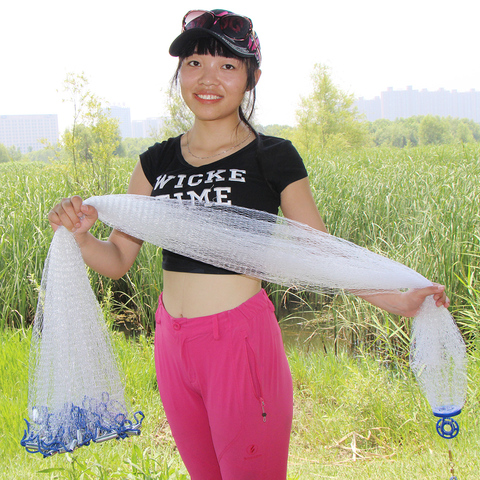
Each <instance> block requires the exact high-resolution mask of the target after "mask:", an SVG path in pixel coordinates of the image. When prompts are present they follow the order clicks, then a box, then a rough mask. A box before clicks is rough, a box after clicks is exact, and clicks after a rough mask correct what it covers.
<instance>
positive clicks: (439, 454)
mask: <svg viewBox="0 0 480 480" xmlns="http://www.w3.org/2000/svg"><path fill="white" fill-rule="evenodd" d="M479 157H480V148H479V147H478V146H475V145H464V146H461V145H460V146H439V147H428V148H427V147H423V148H414V149H404V150H395V149H369V150H362V151H358V152H354V153H342V154H341V155H335V154H328V155H322V156H312V157H311V158H307V159H306V163H307V166H308V168H309V170H310V172H311V174H310V178H311V183H312V188H313V190H314V195H315V198H316V201H317V203H318V205H319V208H320V211H321V212H322V215H323V216H324V218H325V221H326V223H327V225H328V227H329V229H330V232H331V233H333V234H335V235H337V236H340V237H343V238H346V239H348V240H350V241H353V242H355V243H357V244H359V245H362V246H365V247H367V248H369V249H371V250H373V251H375V252H378V253H381V254H383V255H386V256H388V257H390V258H393V259H395V260H397V261H400V262H401V263H404V264H406V265H408V266H409V267H411V268H414V269H415V270H417V271H419V272H420V273H422V274H423V275H425V276H426V277H428V278H430V279H431V280H433V281H437V282H440V283H444V284H446V285H447V289H448V292H449V295H450V297H451V299H452V307H451V310H452V313H453V314H454V316H455V318H456V320H457V322H458V324H459V325H460V327H461V329H462V331H463V333H464V336H465V338H466V339H467V341H468V345H469V356H470V363H469V375H470V383H469V385H470V387H469V388H470V390H469V395H468V400H467V405H466V407H465V409H464V411H463V412H462V414H461V416H460V417H459V418H460V424H461V433H460V435H459V437H458V438H457V439H455V440H454V441H453V442H452V448H453V455H454V461H455V472H456V474H457V476H458V478H459V480H465V479H477V478H479V477H480V475H479V473H478V472H480V464H479V459H478V452H479V446H480V430H479V421H478V413H479V411H478V400H479V391H478V386H479V384H480V361H479V356H480V355H479V353H478V352H479V350H478V342H479V336H478V332H479V318H480V317H479V311H480V286H479V283H478V272H479V266H480V248H479V246H480V214H479V209H478V203H479V199H480V162H479ZM134 162H135V161H134V160H128V159H124V160H116V161H115V163H114V165H113V168H112V172H111V179H112V181H111V184H112V185H113V187H112V190H111V191H110V192H108V193H124V191H125V188H126V183H127V180H128V176H129V173H130V171H131V169H132V168H133V165H134ZM0 173H1V174H2V179H3V181H2V183H1V184H0V199H1V207H2V208H1V211H0V235H1V237H0V298H1V299H2V302H1V304H0V368H1V372H2V375H1V379H0V395H1V396H0V443H1V446H0V450H1V451H2V453H3V455H2V459H1V460H0V478H6V479H10V478H22V479H23V478H25V479H29V478H52V479H53V478H71V479H73V478H75V479H76V478H85V479H87V478H144V479H147V478H157V479H167V478H186V477H182V475H183V474H184V470H182V465H181V461H180V459H179V456H178V453H177V452H176V450H175V447H174V443H173V440H172V438H171V435H170V432H169V430H168V425H167V423H166V421H165V418H164V415H163V410H162V407H161V404H160V400H159V398H158V393H157V389H156V382H155V374H154V367H153V361H152V345H151V336H150V333H151V331H152V329H153V312H154V309H155V306H156V305H155V304H156V301H157V298H158V294H159V292H160V291H161V288H162V286H161V252H160V249H158V248H157V247H153V246H151V245H145V246H144V247H143V248H142V251H141V254H140V256H139V258H138V260H137V262H136V263H135V265H134V266H133V267H132V269H131V271H130V272H129V274H128V275H127V276H125V277H124V278H123V279H122V280H120V281H116V282H114V281H111V280H108V279H104V278H101V277H99V276H98V275H96V274H94V273H92V274H91V280H92V285H93V288H94V291H95V292H96V294H97V296H98V298H99V300H100V302H101V304H102V307H103V310H104V312H105V314H106V317H107V321H108V323H109V324H110V325H111V326H112V327H115V328H114V333H113V335H114V341H115V344H116V349H117V352H118V355H119V361H120V363H121V365H122V368H123V369H124V371H125V375H126V379H127V394H128V397H129V398H130V399H131V401H132V406H133V408H134V409H138V408H141V409H142V410H143V411H144V413H146V416H147V418H146V420H145V428H144V431H143V433H142V435H141V436H140V437H138V438H133V439H129V440H126V441H122V442H107V444H102V445H92V446H90V447H87V448H82V449H79V450H78V451H77V452H75V453H73V454H67V455H60V456H56V457H53V458H50V459H45V460H43V459H41V458H39V457H38V456H35V455H29V454H27V453H25V452H24V451H23V450H22V449H21V447H20V446H19V440H20V438H21V436H22V434H23V424H22V422H23V420H22V419H23V418H24V417H25V416H26V415H27V410H26V406H27V375H28V372H27V363H28V347H29V335H30V329H29V326H30V324H31V322H32V320H33V316H34V312H35V307H36V301H37V289H38V285H39V283H40V280H41V274H42V269H43V263H44V260H45V257H46V254H47V251H48V246H49V244H50V240H51V238H52V232H51V230H50V228H49V226H48V222H47V220H46V215H47V212H48V211H49V210H50V208H51V207H52V205H54V203H56V202H57V201H58V200H59V199H61V198H62V197H63V196H69V195H72V194H80V195H83V196H84V197H88V196H91V195H92V194H98V193H103V192H99V191H98V190H97V187H96V185H95V183H94V182H93V181H90V180H89V179H88V175H87V174H86V173H85V174H84V175H83V176H82V177H81V178H82V179H83V180H81V181H80V183H78V184H77V183H75V182H73V181H72V177H71V172H70V169H69V167H68V166H67V165H63V164H51V165H47V164H39V163H36V164H32V163H30V164H22V163H11V164H2V165H0ZM95 233H96V234H97V235H99V236H106V235H108V230H107V229H106V228H104V227H103V226H102V225H100V224H98V225H97V227H96V232H95ZM267 290H268V291H269V292H270V294H271V296H272V298H273V299H274V301H275V303H276V304H277V310H278V311H279V312H283V313H282V315H283V314H287V313H288V314H289V316H290V318H293V317H295V318H299V319H303V320H302V323H303V324H304V325H305V328H306V329H308V331H309V332H312V333H313V334H314V335H313V337H321V338H324V337H325V338H327V339H328V341H327V342H325V343H324V344H322V347H321V348H320V349H319V348H313V347H312V348H309V346H310V345H313V342H312V341H311V338H310V339H309V340H308V341H307V343H305V344H303V345H299V346H297V348H293V347H290V348H289V361H290V365H291V368H292V374H293V378H294V385H295V420H294V430H293V433H292V447H291V458H290V471H289V475H290V479H297V478H298V479H310V478H312V479H313V478H339V479H354V478H355V479H358V478H376V479H391V478H398V479H410V478H428V479H437V478H438V479H443V478H450V476H451V474H450V472H449V462H448V455H447V453H448V451H447V450H448V449H447V445H446V441H444V440H442V439H440V438H439V437H438V435H437V434H436V432H435V421H434V418H433V416H432V415H431V414H430V411H429V407H428V404H427V402H426V400H425V399H424V398H423V397H422V395H421V394H420V392H419V390H418V388H417V386H416V384H415V382H414V381H413V379H412V378H411V376H410V374H409V373H408V369H407V363H408V345H409V322H404V320H403V319H400V318H397V317H395V316H392V315H387V314H384V313H383V312H381V311H379V310H378V309H375V308H374V307H371V306H370V305H368V304H366V303H365V302H361V301H359V300H357V299H356V298H355V297H336V298H333V299H332V298H330V297H327V298H325V297H322V296H317V295H311V294H308V293H305V292H287V293H285V290H284V289H282V288H279V287H277V286H274V285H268V286H267ZM285 299H288V302H287V308H286V309H282V306H283V304H284V301H285ZM287 321H288V318H287ZM296 322H297V320H295V321H294V323H296ZM125 323H126V324H127V326H128V327H130V328H134V329H135V332H136V334H137V336H136V340H135V341H133V340H126V339H125V336H124V335H123V334H120V333H118V330H119V329H121V328H123V327H122V325H123V326H125ZM38 472H41V473H38ZM182 472H183V473H182Z"/></svg>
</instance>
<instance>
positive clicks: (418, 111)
mask: <svg viewBox="0 0 480 480" xmlns="http://www.w3.org/2000/svg"><path fill="white" fill-rule="evenodd" d="M355 105H356V107H357V108H358V110H359V112H360V113H364V114H365V116H366V118H367V120H369V121H371V122H373V121H375V120H378V119H380V118H386V119H387V120H395V119H397V118H408V117H413V116H417V115H428V114H431V115H438V116H440V117H448V116H451V117H457V118H469V119H470V120H474V121H475V122H478V123H480V92H477V91H475V90H470V91H469V92H457V90H452V91H447V90H444V89H443V88H442V89H440V90H437V91H435V92H430V91H428V90H425V89H423V90H413V88H412V87H411V86H410V87H407V89H406V90H393V88H392V87H390V88H388V89H387V91H386V92H382V93H381V94H380V96H379V97H375V98H373V99H371V100H366V99H365V98H363V97H361V98H359V99H358V100H357V101H356V102H355Z"/></svg>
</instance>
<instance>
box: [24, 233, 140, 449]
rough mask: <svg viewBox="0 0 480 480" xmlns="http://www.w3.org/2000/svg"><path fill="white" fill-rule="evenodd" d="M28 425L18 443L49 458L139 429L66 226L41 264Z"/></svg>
mask: <svg viewBox="0 0 480 480" xmlns="http://www.w3.org/2000/svg"><path fill="white" fill-rule="evenodd" d="M29 370H30V371H29V412H30V422H27V431H26V432H25V435H24V437H23V439H22V441H21V444H22V445H23V446H25V447H26V449H27V451H29V452H31V453H36V452H40V453H42V454H43V455H44V456H49V455H52V454H54V453H63V452H67V451H72V450H74V449H75V448H77V447H80V446H82V445H88V444H89V443H90V441H92V440H93V441H95V442H102V441H105V440H109V439H112V438H125V437H126V436H130V435H135V434H139V433H140V427H141V421H142V420H143V414H142V413H141V412H137V413H136V414H135V415H134V422H135V424H134V423H133V422H132V420H131V419H129V417H128V409H127V404H126V402H125V398H124V388H123V384H122V381H121V376H120V373H119V368H118V365H117V362H116V360H115V356H114V354H113V350H112V345H111V342H110V337H109V333H108V331H107V328H106V325H105V321H104V317H103V312H102V311H101V308H100V305H99V304H98V302H97V299H96V298H95V295H94V293H93V291H92V289H91V286H90V281H89V279H88V276H87V270H86V268H85V264H84V263H83V259H82V255H81V253H80V249H79V247H78V245H77V243H76V241H75V239H74V237H73V235H72V234H71V233H70V232H68V231H67V230H66V229H65V228H63V227H61V228H59V229H58V231H57V232H56V233H55V235H54V238H53V240H52V243H51V246H50V250H49V252H48V256H47V260H46V262H45V266H44V272H43V277H42V283H41V287H40V292H39V299H38V305H37V312H36V316H35V322H34V327H33V332H32V341H31V348H30V366H29Z"/></svg>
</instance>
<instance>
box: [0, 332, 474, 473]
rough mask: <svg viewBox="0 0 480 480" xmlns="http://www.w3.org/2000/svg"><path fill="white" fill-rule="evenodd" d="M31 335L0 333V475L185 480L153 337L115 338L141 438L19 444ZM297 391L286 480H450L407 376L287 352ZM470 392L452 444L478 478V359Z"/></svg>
mask: <svg viewBox="0 0 480 480" xmlns="http://www.w3.org/2000/svg"><path fill="white" fill-rule="evenodd" d="M30 334H31V332H30V330H27V331H23V330H10V329H6V330H0V371H1V372H2V375H1V376H0V391H1V392H2V395H0V425H1V429H0V449H1V451H2V454H3V455H2V457H1V459H0V478H5V479H7V478H8V479H10V478H21V479H23V480H33V479H35V480H37V479H45V480H47V479H48V480H54V479H57V480H60V479H62V480H66V479H70V480H73V479H75V480H93V479H98V480H107V479H109V480H110V479H130V480H134V479H143V480H148V479H152V480H153V479H156V480H186V479H187V478H188V476H187V474H186V472H185V468H184V466H183V464H182V462H181V459H180V456H179V454H178V451H177V449H176V447H175V444H174V441H173V437H172V434H171V432H170V429H169V426H168V422H167V421H166V419H165V414H164V411H163V408H162V405H161V401H160V396H159V394H158V389H157V385H156V379H155V368H154V362H153V339H152V337H145V336H143V335H142V336H139V337H137V338H135V339H131V340H127V339H126V338H125V337H124V335H121V334H115V333H114V334H113V343H114V348H115V351H116V353H117V355H118V360H119V364H120V367H121V369H122V371H123V372H124V378H125V381H126V395H127V397H128V399H129V400H130V401H131V404H132V407H131V409H132V410H133V411H135V410H138V409H141V410H142V411H143V413H144V414H145V420H144V423H143V428H142V434H141V435H140V436H138V437H132V438H130V439H125V440H121V441H113V440H111V441H108V442H105V443H102V444H94V443H92V444H91V445H90V446H88V447H82V448H80V449H78V450H76V451H74V452H73V453H69V454H61V455H55V456H53V457H50V458H45V459H44V458H42V457H40V456H39V455H38V454H35V455H32V454H29V453H27V452H26V451H25V450H24V449H23V448H22V447H20V445H19V441H20V439H21V437H22V435H23V429H24V426H25V423H24V421H23V418H24V417H25V416H26V415H27V393H28V392H27V385H28V384H27V381H28V380H27V377H28V371H27V359H28V351H29V345H30ZM287 356H288V360H289V364H290V368H291V371H292V378H293V388H294V420H293V430H292V436H291V442H290V457H289V476H288V479H289V480H296V479H310V478H317V477H318V478H341V479H344V480H356V479H358V478H375V479H385V480H387V479H391V478H395V479H399V480H403V479H405V480H407V479H411V478H444V477H445V478H449V477H448V475H447V474H448V472H449V470H448V465H449V462H448V455H447V445H446V442H445V440H441V439H440V437H439V436H438V435H437V434H436V432H435V419H434V417H433V416H432V415H431V413H430V409H429V406H428V404H427V401H426V399H425V398H424V397H423V396H422V395H421V393H420V391H419V389H418V387H417V385H416V383H415V381H414V380H413V378H412V377H411V375H410V374H409V372H408V371H407V370H400V371H394V370H393V369H389V368H385V366H384V365H382V364H380V363H378V362H377V361H375V360H373V359H370V358H368V357H352V356H349V355H346V354H344V353H341V352H340V353H338V354H337V355H333V354H332V353H331V352H329V353H326V354H325V353H323V351H322V350H312V349H310V350H309V351H308V352H307V351H306V348H305V347H302V346H301V345H300V346H297V347H296V348H289V347H287ZM469 377H470V391H469V395H468V400H467V404H466V405H465V408H464V409H463V411H462V414H461V415H460V416H459V417H457V418H458V421H459V422H460V428H461V430H460V434H459V435H458V437H457V438H456V439H455V440H453V441H452V444H451V446H453V447H454V448H453V458H454V462H455V472H456V474H457V475H458V477H459V478H461V479H462V480H474V479H477V478H478V471H479V470H480V464H479V462H480V460H479V456H478V445H479V442H480V433H479V432H480V429H479V415H478V413H479V412H478V405H479V398H480V387H479V385H480V358H479V354H478V351H476V352H474V353H473V354H472V355H471V357H470V362H469Z"/></svg>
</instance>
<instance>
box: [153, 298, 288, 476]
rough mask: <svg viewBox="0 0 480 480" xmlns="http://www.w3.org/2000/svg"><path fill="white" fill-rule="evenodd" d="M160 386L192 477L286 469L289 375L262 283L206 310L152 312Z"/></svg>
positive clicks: (279, 473) (284, 471) (282, 472)
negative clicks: (236, 300) (242, 298)
mask: <svg viewBox="0 0 480 480" xmlns="http://www.w3.org/2000/svg"><path fill="white" fill-rule="evenodd" d="M155 319H156V322H157V327H156V332H155V366H156V370H157V381H158V388H159V390H160V396H161V398H162V402H163V406H164V408H165V413H166V415H167V419H168V422H169V424H170V427H171V429H172V432H173V436H174V438H175V442H176V444H177V447H178V450H179V452H180V455H181V456H182V459H183V461H184V463H185V466H186V467H187V469H188V471H189V473H190V475H191V478H192V480H247V479H248V480H257V479H258V480H260V479H261V480H282V479H285V478H286V476H287V457H288V444H289V439H290V430H291V424H292V413H293V394H292V378H291V374H290V368H289V366H288V362H287V358H286V355H285V351H284V348H283V343H282V337H281V333H280V328H279V326H278V322H277V319H276V318H275V314H274V307H273V305H272V303H271V302H270V300H269V299H268V297H267V294H266V293H265V291H264V290H262V291H260V292H259V293H258V294H256V295H255V296H253V297H252V298H250V299H249V300H247V301H246V302H245V303H243V304H242V305H240V306H238V307H237V308H234V309H233V310H228V311H226V312H222V313H219V314H217V315H210V316H207V317H198V318H173V317H171V316H170V315H169V314H168V313H167V311H166V310H165V308H164V307H163V302H162V297H161V296H160V301H159V307H158V310H157V313H156V315H155Z"/></svg>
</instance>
